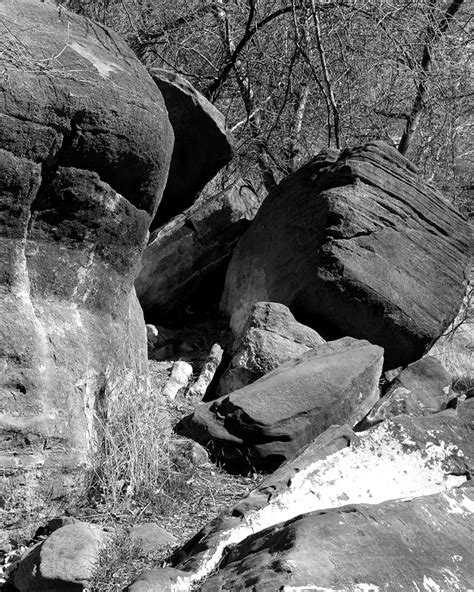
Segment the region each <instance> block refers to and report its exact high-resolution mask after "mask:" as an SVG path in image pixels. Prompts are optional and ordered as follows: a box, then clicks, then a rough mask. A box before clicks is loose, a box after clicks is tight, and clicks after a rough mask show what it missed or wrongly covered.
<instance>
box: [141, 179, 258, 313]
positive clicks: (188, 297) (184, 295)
mask: <svg viewBox="0 0 474 592" xmlns="http://www.w3.org/2000/svg"><path fill="white" fill-rule="evenodd" d="M260 203H261V198H259V197H258V196H257V195H256V194H255V193H254V192H253V191H252V189H251V188H249V187H248V186H247V185H245V184H244V182H243V181H238V182H236V183H234V184H232V185H230V186H229V187H227V188H226V189H224V190H223V191H222V192H220V193H218V194H217V195H213V196H212V197H202V198H201V199H199V200H198V201H197V202H196V203H195V204H193V205H192V206H191V207H190V208H189V209H188V210H186V211H185V212H184V213H183V214H180V215H179V216H176V217H175V218H173V219H172V220H170V221H169V222H168V223H167V224H165V225H164V226H162V227H161V228H159V229H158V230H156V231H155V232H153V233H152V235H151V237H150V241H149V244H148V246H147V248H146V250H145V252H144V254H143V261H142V268H141V271H140V273H139V275H138V278H137V280H136V282H135V287H136V290H137V294H138V298H139V300H140V304H141V305H142V307H143V310H144V312H145V316H146V318H147V320H148V321H151V322H165V323H169V322H170V321H173V320H176V319H180V318H181V317H182V316H183V315H184V314H185V311H186V308H187V307H188V306H191V307H192V308H195V307H196V306H199V302H201V303H204V304H205V306H209V304H210V303H212V302H214V303H215V304H217V303H218V302H219V299H220V297H221V294H222V287H223V285H224V278H225V272H226V270H227V265H228V263H229V260H230V257H231V255H232V251H233V249H234V247H235V245H236V243H237V241H238V239H239V238H240V237H241V236H242V234H243V233H244V231H245V230H247V228H248V225H249V223H250V221H251V220H253V218H254V217H255V214H256V213H257V210H258V208H259V206H260Z"/></svg>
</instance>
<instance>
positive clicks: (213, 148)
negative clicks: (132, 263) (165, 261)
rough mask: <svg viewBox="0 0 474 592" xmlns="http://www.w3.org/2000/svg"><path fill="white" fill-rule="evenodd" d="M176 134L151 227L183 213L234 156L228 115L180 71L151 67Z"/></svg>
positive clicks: (155, 226) (156, 226)
mask: <svg viewBox="0 0 474 592" xmlns="http://www.w3.org/2000/svg"><path fill="white" fill-rule="evenodd" d="M150 73H151V75H152V77H153V80H154V81H155V83H156V84H157V86H158V88H159V89H160V91H161V93H162V95H163V98H164V100H165V103H166V108H167V109H168V113H169V117H170V121H171V125H172V126H173V131H174V135H175V145H174V150H173V157H172V159H171V165H170V171H169V175H168V182H167V184H166V189H165V192H164V195H163V200H162V202H161V204H160V207H159V209H158V213H157V216H156V218H155V220H154V221H153V223H152V228H153V229H155V228H158V226H160V225H162V224H163V223H164V222H166V221H168V220H169V219H170V218H171V217H172V216H176V215H177V214H180V213H181V212H182V211H183V210H185V209H186V208H188V207H189V206H190V205H191V204H192V203H193V202H194V201H195V200H196V197H197V195H198V193H199V191H201V189H202V188H203V187H204V186H205V185H206V184H207V183H208V181H210V180H211V179H212V178H213V177H214V176H215V175H216V174H217V173H218V172H219V170H220V169H221V168H222V167H224V166H225V165H226V164H227V163H228V162H229V161H230V160H231V158H232V156H233V148H232V138H231V136H230V133H229V132H228V130H227V128H226V125H225V117H224V115H222V113H221V112H220V111H218V110H217V109H216V108H215V107H214V105H213V104H212V103H210V102H209V101H208V100H207V99H206V98H205V97H204V96H203V95H202V94H201V93H200V92H198V91H197V90H196V89H195V88H194V87H193V85H192V84H191V83H190V82H188V81H187V80H186V79H185V78H183V76H181V75H180V74H176V73H174V72H169V71H167V70H163V69H161V68H153V69H151V70H150Z"/></svg>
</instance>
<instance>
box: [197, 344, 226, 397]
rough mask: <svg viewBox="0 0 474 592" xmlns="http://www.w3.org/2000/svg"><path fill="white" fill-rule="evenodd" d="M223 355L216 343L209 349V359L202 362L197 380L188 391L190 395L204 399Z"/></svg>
mask: <svg viewBox="0 0 474 592" xmlns="http://www.w3.org/2000/svg"><path fill="white" fill-rule="evenodd" d="M223 355H224V350H223V349H222V347H221V346H220V345H219V344H218V343H215V344H214V345H213V346H212V348H211V351H210V353H209V357H208V358H207V360H206V361H205V362H204V366H203V367H202V370H201V373H200V374H199V377H198V379H197V380H196V382H195V383H194V384H193V385H192V386H191V388H190V389H189V393H190V394H191V395H193V396H196V397H199V398H200V399H204V398H206V393H207V390H208V388H209V386H210V384H211V382H212V380H213V378H214V376H215V374H216V370H217V368H218V367H219V366H220V364H221V362H222V356H223Z"/></svg>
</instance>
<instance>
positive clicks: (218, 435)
mask: <svg viewBox="0 0 474 592" xmlns="http://www.w3.org/2000/svg"><path fill="white" fill-rule="evenodd" d="M382 363H383V351H382V348H380V347H378V346H375V345H371V344H370V343H367V342H366V341H358V340H356V339H352V338H350V337H348V338H344V339H340V340H337V341H334V342H331V343H326V344H324V345H321V346H318V347H316V348H314V349H312V350H310V351H308V352H306V353H305V354H303V355H301V356H300V357H298V358H294V359H292V360H290V361H289V362H286V363H284V364H282V365H281V366H280V367H279V368H278V369H276V370H273V371H272V372H270V373H269V374H267V375H266V376H264V377H263V378H260V379H259V380H257V381H256V382H254V383H253V384H251V385H249V386H246V387H244V388H242V389H240V390H238V391H235V392H233V393H231V394H230V395H225V396H223V397H220V398H219V399H217V400H216V401H214V402H211V403H203V404H200V405H198V406H197V407H196V409H195V410H194V412H193V413H192V414H191V415H190V416H188V417H187V418H184V419H183V420H182V421H181V422H180V424H179V426H178V429H179V431H180V432H181V433H184V434H185V435H188V436H190V437H192V438H194V439H195V440H197V441H198V442H200V443H201V444H205V445H207V444H209V443H212V446H213V450H214V452H215V453H216V454H217V455H218V456H219V457H221V458H223V459H224V460H226V461H228V462H231V463H237V464H241V465H246V464H247V463H248V462H249V461H250V463H251V464H252V465H253V466H258V467H265V468H266V469H268V468H275V466H278V465H279V464H281V463H282V462H283V461H284V460H285V459H288V458H290V457H291V456H293V455H294V454H295V453H296V452H297V451H298V450H299V449H300V448H301V447H303V446H305V445H306V444H308V443H309V442H311V441H312V440H313V439H314V438H315V437H316V436H318V435H319V434H321V433H322V432H324V431H325V430H326V429H327V428H328V427H329V426H330V425H332V424H341V423H348V424H350V425H354V424H356V423H358V421H359V420H360V419H362V417H364V416H365V415H366V413H367V412H368V411H369V409H371V408H372V407H373V405H374V403H375V402H376V401H377V399H378V396H379V391H378V380H379V377H380V374H381V371H382Z"/></svg>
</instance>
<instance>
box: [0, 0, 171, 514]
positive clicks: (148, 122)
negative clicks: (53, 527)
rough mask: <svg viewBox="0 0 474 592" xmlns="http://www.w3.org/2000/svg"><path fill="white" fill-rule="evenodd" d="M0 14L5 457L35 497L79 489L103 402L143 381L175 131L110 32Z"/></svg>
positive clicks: (19, 12) (45, 17) (34, 6)
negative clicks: (151, 264)
mask: <svg viewBox="0 0 474 592" xmlns="http://www.w3.org/2000/svg"><path fill="white" fill-rule="evenodd" d="M0 20H2V21H5V23H6V24H5V27H4V28H3V33H2V36H1V40H0V48H1V52H0V55H1V65H0V70H1V71H2V72H3V74H2V76H0V148H1V149H0V393H1V395H0V396H1V399H2V409H1V415H0V464H1V465H2V467H3V471H2V477H3V478H4V479H6V481H7V483H8V484H9V486H11V487H12V489H13V492H14V494H15V495H17V494H18V495H19V496H23V499H22V503H24V504H27V503H30V502H31V503H36V502H35V501H34V500H35V499H36V497H38V496H39V498H40V499H42V496H43V494H44V496H46V497H47V498H48V500H51V499H56V498H60V497H61V495H63V494H64V493H65V492H67V487H66V488H64V486H65V485H68V484H69V485H71V486H75V485H77V476H76V471H77V470H78V469H80V468H81V466H83V464H84V463H85V462H86V461H87V459H88V455H89V452H90V451H91V449H92V448H93V445H94V434H95V433H96V417H97V415H99V416H100V412H101V410H102V409H103V407H104V405H106V404H107V398H108V397H109V395H110V396H112V395H113V397H116V398H118V397H120V396H121V395H122V394H123V393H124V392H126V391H127V390H128V389H130V388H138V387H139V386H140V384H142V382H143V383H144V382H145V379H146V368H147V357H146V354H147V352H146V338H145V325H144V321H143V315H142V312H141V309H140V306H139V303H138V300H137V298H136V295H135V291H134V287H133V282H134V279H135V276H136V274H137V273H138V269H139V266H140V259H141V254H142V251H143V249H144V248H145V244H146V240H147V232H148V227H149V224H150V221H151V219H152V217H153V215H154V213H155V210H156V208H157V206H158V202H159V200H160V197H161V195H162V192H163V188H164V184H165V182H166V176H167V171H168V167H169V162H170V158H171V151H172V145H173V135H172V129H171V126H170V124H169V120H168V116H167V113H166V109H165V106H164V102H163V99H162V97H161V94H160V92H159V90H158V88H157V87H156V85H155V84H154V82H153V80H152V79H151V78H150V77H149V75H148V74H147V72H146V71H145V70H144V68H143V67H142V66H141V64H140V63H139V61H138V60H137V59H136V57H135V56H134V54H133V53H132V52H131V51H130V50H129V49H128V48H127V46H126V45H125V44H124V43H123V42H122V41H121V40H120V39H119V38H118V37H117V36H116V35H115V34H114V33H112V32H111V31H109V30H108V29H107V28H105V27H103V26H101V25H98V24H94V23H92V22H90V21H88V20H86V19H84V18H82V17H80V16H77V15H74V14H72V13H69V12H68V11H66V10H60V9H58V8H57V7H53V6H49V5H47V4H43V3H40V2H37V1H28V0H8V1H7V2H2V3H1V5H0ZM28 471H29V473H28ZM16 477H18V479H19V481H18V483H19V484H23V485H24V486H25V487H23V488H16V487H15V486H13V483H14V482H15V478H16ZM21 492H23V493H21ZM36 501H37V500H36ZM12 503H13V502H12ZM37 505H38V506H39V507H42V505H43V504H42V503H41V502H39V503H38V504H37ZM12 507H13V506H12ZM24 507H26V506H24Z"/></svg>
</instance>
